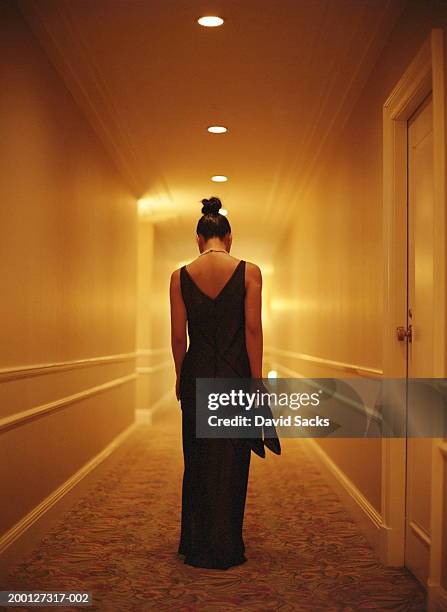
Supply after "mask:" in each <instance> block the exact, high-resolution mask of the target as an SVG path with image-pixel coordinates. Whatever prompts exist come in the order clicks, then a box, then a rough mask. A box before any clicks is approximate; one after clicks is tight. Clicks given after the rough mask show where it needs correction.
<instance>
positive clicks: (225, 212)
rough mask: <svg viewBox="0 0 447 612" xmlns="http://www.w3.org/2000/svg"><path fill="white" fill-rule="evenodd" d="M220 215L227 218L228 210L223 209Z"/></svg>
mask: <svg viewBox="0 0 447 612" xmlns="http://www.w3.org/2000/svg"><path fill="white" fill-rule="evenodd" d="M219 213H220V214H221V215H223V216H224V217H226V216H227V215H228V210H227V209H226V208H221V209H220V210H219Z"/></svg>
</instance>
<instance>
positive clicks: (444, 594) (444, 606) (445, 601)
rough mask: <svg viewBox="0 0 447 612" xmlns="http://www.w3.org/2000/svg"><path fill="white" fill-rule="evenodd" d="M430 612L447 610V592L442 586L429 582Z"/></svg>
mask: <svg viewBox="0 0 447 612" xmlns="http://www.w3.org/2000/svg"><path fill="white" fill-rule="evenodd" d="M428 610H429V611H430V612H445V611H446V610H447V591H446V590H445V589H443V588H442V586H440V585H432V584H430V580H429V581H428Z"/></svg>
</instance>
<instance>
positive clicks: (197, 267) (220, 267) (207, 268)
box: [186, 251, 240, 299]
mask: <svg viewBox="0 0 447 612" xmlns="http://www.w3.org/2000/svg"><path fill="white" fill-rule="evenodd" d="M239 261H240V260H239V259H236V257H233V256H232V255H229V254H228V253H222V252H221V251H211V252H208V253H204V254H203V255H199V257H197V258H196V259H194V261H192V262H191V263H189V264H188V265H187V266H186V271H187V273H188V274H189V276H190V278H191V279H192V280H193V282H194V283H195V284H196V285H197V287H198V288H199V289H200V290H201V291H202V293H205V294H206V295H208V296H209V297H210V298H211V299H214V298H215V297H217V296H218V295H219V293H220V292H221V291H222V289H223V288H224V287H225V285H226V284H227V282H228V281H229V280H230V278H231V277H232V275H233V274H234V272H235V270H236V268H237V266H238V265H239Z"/></svg>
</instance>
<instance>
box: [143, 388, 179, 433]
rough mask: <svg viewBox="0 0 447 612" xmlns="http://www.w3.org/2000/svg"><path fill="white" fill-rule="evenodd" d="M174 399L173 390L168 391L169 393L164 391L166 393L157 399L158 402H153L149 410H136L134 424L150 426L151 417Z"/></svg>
mask: <svg viewBox="0 0 447 612" xmlns="http://www.w3.org/2000/svg"><path fill="white" fill-rule="evenodd" d="M174 399H175V395H174V391H173V389H169V391H166V393H164V394H163V395H162V396H161V397H159V398H158V400H157V401H156V402H154V403H153V404H152V406H150V407H149V408H137V410H136V411H135V420H136V422H137V423H145V424H146V425H151V424H152V417H153V416H154V414H155V413H156V412H158V411H159V410H160V409H161V408H163V407H164V406H165V405H166V404H168V403H169V402H170V401H173V400H174Z"/></svg>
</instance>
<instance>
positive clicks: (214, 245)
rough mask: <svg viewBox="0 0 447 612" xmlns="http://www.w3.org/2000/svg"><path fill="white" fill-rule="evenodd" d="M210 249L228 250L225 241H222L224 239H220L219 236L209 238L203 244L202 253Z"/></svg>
mask: <svg viewBox="0 0 447 612" xmlns="http://www.w3.org/2000/svg"><path fill="white" fill-rule="evenodd" d="M210 249H219V251H226V250H227V249H226V247H225V244H224V242H222V240H219V238H210V239H209V240H207V241H206V242H205V244H204V245H203V251H202V253H203V252H204V251H209V250H210Z"/></svg>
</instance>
